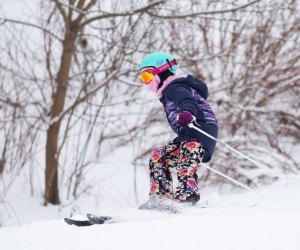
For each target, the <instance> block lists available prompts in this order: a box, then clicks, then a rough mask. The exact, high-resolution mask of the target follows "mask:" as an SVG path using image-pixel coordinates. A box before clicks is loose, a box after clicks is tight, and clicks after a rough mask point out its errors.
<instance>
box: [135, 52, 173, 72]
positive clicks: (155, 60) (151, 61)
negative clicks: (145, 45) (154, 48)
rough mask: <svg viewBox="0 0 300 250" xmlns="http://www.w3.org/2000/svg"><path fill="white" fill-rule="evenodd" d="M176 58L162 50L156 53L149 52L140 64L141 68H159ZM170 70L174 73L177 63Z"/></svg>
mask: <svg viewBox="0 0 300 250" xmlns="http://www.w3.org/2000/svg"><path fill="white" fill-rule="evenodd" d="M174 59H175V58H174V57H173V56H172V55H170V54H168V53H165V52H161V51H158V52H154V53H151V54H148V55H147V56H145V57H144V59H143V60H142V62H141V64H140V70H142V69H143V68H147V67H154V68H158V67H159V66H162V65H164V64H166V63H169V62H171V61H172V60H174ZM169 70H170V71H171V72H172V73H173V74H175V72H176V65H174V66H172V67H170V68H169Z"/></svg>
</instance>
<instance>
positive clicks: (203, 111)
mask: <svg viewBox="0 0 300 250" xmlns="http://www.w3.org/2000/svg"><path fill="white" fill-rule="evenodd" d="M176 65H177V63H176V60H175V59H174V57H173V56H172V55H170V54H167V53H164V52H154V53H151V54H149V55H147V56H146V57H145V58H144V59H143V60H142V62H141V65H140V77H141V79H142V80H143V82H144V84H145V85H146V86H147V87H148V88H149V90H150V91H152V92H154V93H155V94H156V95H157V97H158V98H159V100H160V102H161V103H162V104H163V107H164V109H165V112H166V116H167V119H168V122H169V124H170V126H171V128H172V129H173V131H174V132H175V133H176V134H177V137H176V138H175V139H174V140H173V141H171V142H169V143H168V144H167V145H165V146H163V147H160V148H157V149H155V150H154V152H153V153H152V156H151V158H150V162H149V171H150V194H149V195H150V199H149V201H148V202H147V203H146V204H143V205H142V206H141V207H140V209H149V206H153V204H154V203H157V201H161V200H166V199H167V200H169V199H171V200H175V201H177V202H185V203H192V204H195V203H197V202H198V201H199V200H200V194H199V188H198V177H197V173H196V172H197V169H198V167H199V164H200V163H201V162H202V161H203V162H208V161H210V159H211V157H212V154H213V152H214V148H215V144H216V143H215V141H213V140H211V139H210V138H208V137H207V136H205V135H203V134H202V133H200V132H198V131H196V130H194V129H192V128H190V127H188V124H189V123H191V122H195V123H197V124H198V126H200V128H201V129H202V130H204V131H205V132H207V133H209V134H211V135H212V136H214V137H217V136H218V122H217V119H216V116H215V114H214V112H213V110H212V108H211V106H210V105H209V104H208V102H207V101H206V98H207V96H208V90H207V86H206V84H205V83H204V82H203V81H201V80H199V79H197V78H195V77H193V76H190V75H188V76H187V77H177V76H176V75H175V72H176ZM171 168H175V169H176V171H177V178H178V185H177V187H176V188H175V190H173V185H172V176H171V172H170V169H171ZM153 200H154V202H153Z"/></svg>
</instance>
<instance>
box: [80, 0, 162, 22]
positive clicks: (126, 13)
mask: <svg viewBox="0 0 300 250" xmlns="http://www.w3.org/2000/svg"><path fill="white" fill-rule="evenodd" d="M165 1H166V0H161V1H158V2H155V3H152V4H149V5H147V6H145V7H142V8H139V9H136V10H133V11H128V12H124V13H109V12H108V13H106V14H104V15H101V16H95V17H92V18H90V19H87V20H86V21H85V22H83V23H82V24H80V27H84V26H85V25H87V24H89V23H91V22H93V21H96V20H100V19H105V18H110V17H120V16H132V15H135V14H138V13H144V12H148V11H149V10H150V9H152V8H154V7H156V6H158V5H160V4H163V3H164V2H165Z"/></svg>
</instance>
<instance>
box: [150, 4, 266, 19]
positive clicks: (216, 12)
mask: <svg viewBox="0 0 300 250" xmlns="http://www.w3.org/2000/svg"><path fill="white" fill-rule="evenodd" d="M260 1H261V0H255V1H252V2H250V3H247V4H244V5H241V6H238V7H236V8H231V9H225V10H213V11H201V12H196V13H192V14H186V15H171V16H163V15H157V14H154V13H152V12H150V11H147V13H148V14H149V15H150V16H152V17H157V18H164V19H176V18H187V17H195V16H200V15H216V14H224V13H228V12H236V11H238V10H241V9H245V8H247V7H249V6H251V5H253V4H256V3H258V2H260Z"/></svg>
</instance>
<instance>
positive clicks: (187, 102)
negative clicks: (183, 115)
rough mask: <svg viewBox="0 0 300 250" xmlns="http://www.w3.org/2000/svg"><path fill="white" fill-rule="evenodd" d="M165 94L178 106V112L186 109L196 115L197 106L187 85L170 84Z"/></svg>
mask: <svg viewBox="0 0 300 250" xmlns="http://www.w3.org/2000/svg"><path fill="white" fill-rule="evenodd" d="M167 95H168V97H169V98H170V99H171V100H172V101H173V102H174V103H175V104H176V106H177V107H179V109H180V112H182V111H188V112H190V113H191V114H193V115H194V116H196V115H197V113H198V107H197V104H196V101H195V99H194V97H193V95H192V92H191V89H190V88H189V87H187V86H184V85H180V84H177V85H174V86H171V87H170V88H169V90H168V93H167Z"/></svg>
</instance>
